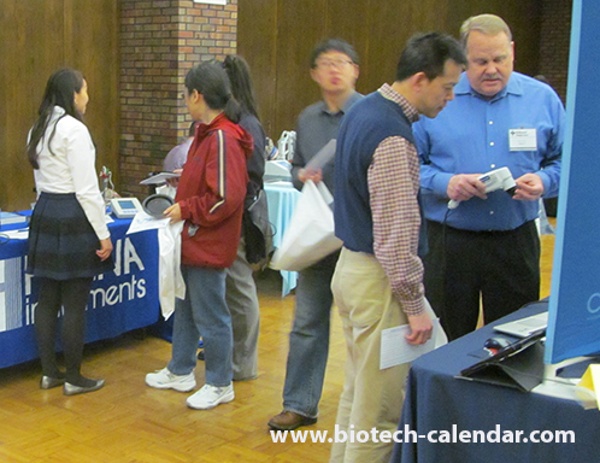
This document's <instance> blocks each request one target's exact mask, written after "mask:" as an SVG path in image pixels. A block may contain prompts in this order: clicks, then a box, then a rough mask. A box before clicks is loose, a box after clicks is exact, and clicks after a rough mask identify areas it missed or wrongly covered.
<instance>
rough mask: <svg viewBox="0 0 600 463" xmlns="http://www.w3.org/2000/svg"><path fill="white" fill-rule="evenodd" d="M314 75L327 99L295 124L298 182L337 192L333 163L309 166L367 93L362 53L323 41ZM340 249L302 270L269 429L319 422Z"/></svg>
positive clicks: (315, 57) (316, 55) (341, 43)
mask: <svg viewBox="0 0 600 463" xmlns="http://www.w3.org/2000/svg"><path fill="white" fill-rule="evenodd" d="M310 63H311V69H310V75H311V77H312V79H313V80H314V81H315V82H316V83H317V84H318V85H319V87H320V89H321V96H322V100H321V101H319V102H317V103H314V104H312V105H310V106H308V107H307V108H306V109H304V110H303V111H302V113H300V116H299V117H298V121H297V124H296V150H295V153H294V159H293V161H292V165H293V167H292V177H293V181H294V186H295V187H296V188H298V189H302V186H303V185H304V182H306V181H307V180H312V181H314V182H315V183H317V182H320V181H323V182H325V185H326V186H327V188H328V189H329V191H330V192H331V193H333V162H329V163H327V164H325V165H324V166H323V167H322V168H318V169H313V168H307V164H308V163H309V161H310V160H311V159H312V158H313V157H314V156H315V155H316V154H317V153H318V152H319V151H320V150H321V149H322V148H323V147H324V146H325V145H326V144H327V143H329V142H330V141H331V140H332V139H335V138H337V133H338V128H339V126H340V122H341V120H342V118H343V116H344V114H345V113H346V112H347V111H348V109H349V108H350V107H351V106H352V105H353V104H354V103H355V102H356V101H357V100H359V99H360V98H362V95H360V94H359V93H357V92H356V91H355V84H356V80H357V79H358V74H359V68H358V55H357V53H356V51H355V50H354V48H353V47H352V45H350V44H349V43H347V42H345V41H343V40H339V39H328V40H325V41H324V42H321V43H320V44H318V45H317V46H316V47H315V49H314V50H313V52H312V54H311V59H310ZM338 255H339V252H335V253H333V254H330V255H329V256H327V257H325V258H324V259H322V260H321V261H319V262H317V263H316V264H314V265H312V266H311V267H308V268H306V269H304V270H302V271H301V272H300V275H299V279H298V286H297V287H296V308H295V315H294V322H293V327H292V332H291V333H290V347H289V353H288V359H287V370H286V378H285V385H284V389H283V411H282V412H281V413H280V414H278V415H276V416H274V417H272V418H271V419H270V420H269V423H268V425H269V427H270V428H272V429H276V430H291V429H296V428H298V427H300V426H305V425H309V424H313V423H316V421H317V414H318V405H319V400H320V399H321V393H322V390H323V379H324V376H325V367H326V365H327V356H328V353H329V322H330V318H331V305H332V303H333V295H332V294H331V288H330V283H331V278H332V276H333V271H334V270H335V265H336V262H337V259H338Z"/></svg>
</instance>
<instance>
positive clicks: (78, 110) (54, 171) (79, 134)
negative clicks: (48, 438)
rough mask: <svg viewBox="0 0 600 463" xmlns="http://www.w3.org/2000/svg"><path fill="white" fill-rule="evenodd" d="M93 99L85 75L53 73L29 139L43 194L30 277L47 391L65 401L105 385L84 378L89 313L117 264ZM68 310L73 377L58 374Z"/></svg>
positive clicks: (67, 355) (33, 227) (66, 343)
mask: <svg viewBox="0 0 600 463" xmlns="http://www.w3.org/2000/svg"><path fill="white" fill-rule="evenodd" d="M88 101H89V97H88V93H87V82H86V80H85V79H84V78H83V75H82V74H81V72H79V71H76V70H73V69H60V70H58V71H56V72H54V73H53V74H52V75H51V76H50V78H49V79H48V82H47V84H46V90H45V93H44V98H43V100H42V103H41V105H40V109H39V116H38V119H37V120H36V122H35V123H34V125H33V127H32V128H31V131H30V132H29V137H28V141H27V156H28V159H29V162H30V164H31V166H32V167H33V169H34V178H35V187H36V191H37V194H38V198H37V203H36V205H35V208H34V210H33V215H32V217H31V224H30V228H29V250H28V262H27V273H30V274H32V275H33V277H34V282H37V285H38V287H39V295H38V303H37V307H36V309H35V331H36V337H37V342H38V350H39V354H40V360H41V364H42V379H41V382H40V387H41V388H42V389H50V388H53V387H57V386H63V393H64V394H65V395H73V394H80V393H85V392H92V391H95V390H98V389H100V388H101V387H102V386H103V385H104V380H102V379H99V380H94V379H89V378H86V377H84V376H83V375H82V374H81V372H80V370H81V362H82V357H83V344H84V338H85V333H84V330H85V307H86V304H87V300H88V297H89V292H90V288H91V285H92V280H93V278H94V276H95V275H98V274H100V273H104V272H106V271H110V270H112V268H113V266H114V264H113V261H112V259H111V258H110V257H111V253H112V250H113V245H112V241H111V239H110V232H109V231H108V227H107V226H106V220H105V204H104V200H103V199H102V195H101V193H100V189H99V187H98V176H97V175H96V171H95V167H94V164H95V159H96V150H95V147H94V143H93V141H92V138H91V136H90V133H89V131H88V129H87V127H86V125H85V124H84V123H83V121H82V118H83V114H84V113H85V110H86V107H87V103H88ZM61 307H63V308H64V314H63V316H62V346H63V351H64V359H65V367H66V372H63V371H61V370H60V369H59V367H58V364H57V361H56V354H55V344H56V335H57V326H58V314H59V312H60V309H61Z"/></svg>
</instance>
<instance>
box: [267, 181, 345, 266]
mask: <svg viewBox="0 0 600 463" xmlns="http://www.w3.org/2000/svg"><path fill="white" fill-rule="evenodd" d="M332 202H333V197H332V196H331V193H330V192H329V190H328V189H327V187H326V186H325V184H324V183H323V182H319V183H318V184H317V185H315V184H314V183H313V182H312V181H311V180H309V181H307V182H306V183H305V184H304V187H303V188H302V195H301V196H300V198H299V199H298V202H297V204H296V209H295V210H294V214H293V215H292V218H291V220H290V224H289V227H288V229H287V231H286V233H285V235H284V236H283V240H282V241H281V246H279V248H277V250H276V251H275V254H274V255H273V258H272V259H271V268H274V269H276V270H296V271H298V270H302V269H305V268H306V267H309V266H310V265H312V264H314V263H316V262H318V261H319V260H321V259H323V258H324V257H326V256H328V255H329V254H331V253H332V252H334V251H336V250H338V249H339V248H341V247H342V241H341V240H340V239H339V238H336V236H335V234H334V225H333V211H332V210H331V207H330V204H331V203H332Z"/></svg>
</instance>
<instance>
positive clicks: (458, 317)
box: [424, 221, 540, 340]
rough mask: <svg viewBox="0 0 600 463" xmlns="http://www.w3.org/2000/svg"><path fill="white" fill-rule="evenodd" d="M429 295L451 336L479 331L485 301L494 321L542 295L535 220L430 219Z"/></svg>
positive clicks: (488, 316)
mask: <svg viewBox="0 0 600 463" xmlns="http://www.w3.org/2000/svg"><path fill="white" fill-rule="evenodd" d="M427 226H428V242H429V253H428V254H427V256H426V257H425V259H424V265H425V278H424V283H425V295H426V296H427V299H428V300H429V302H430V303H431V305H432V307H433V309H434V310H435V312H436V313H437V315H438V316H439V317H440V321H441V323H442V326H443V327H444V329H445V330H446V334H447V335H448V339H449V340H453V339H456V338H459V337H460V336H463V335H465V334H467V333H469V332H471V331H473V330H474V329H475V327H476V324H477V318H478V314H479V302H480V299H481V302H482V305H483V313H484V321H485V323H490V322H492V321H494V320H497V319H499V318H501V317H503V316H505V315H507V314H508V313H510V312H513V311H514V310H517V309H518V308H520V307H522V306H523V305H524V304H526V303H528V302H532V301H536V300H538V299H539V291H540V267H539V263H540V240H539V236H538V233H537V229H536V226H535V222H534V221H531V222H527V223H525V224H523V225H522V226H520V227H518V228H516V229H515V230H510V231H489V232H473V231H467V230H457V229H455V228H451V227H448V226H443V225H442V224H440V223H438V222H431V221H428V223H427Z"/></svg>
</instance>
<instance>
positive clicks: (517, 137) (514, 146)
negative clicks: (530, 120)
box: [508, 129, 537, 151]
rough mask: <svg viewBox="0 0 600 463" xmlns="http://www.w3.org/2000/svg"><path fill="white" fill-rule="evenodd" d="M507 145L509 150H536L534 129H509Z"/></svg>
mask: <svg viewBox="0 0 600 463" xmlns="http://www.w3.org/2000/svg"><path fill="white" fill-rule="evenodd" d="M508 146H509V148H510V150H511V151H537V137H536V130H535V129H510V130H509V131H508Z"/></svg>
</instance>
